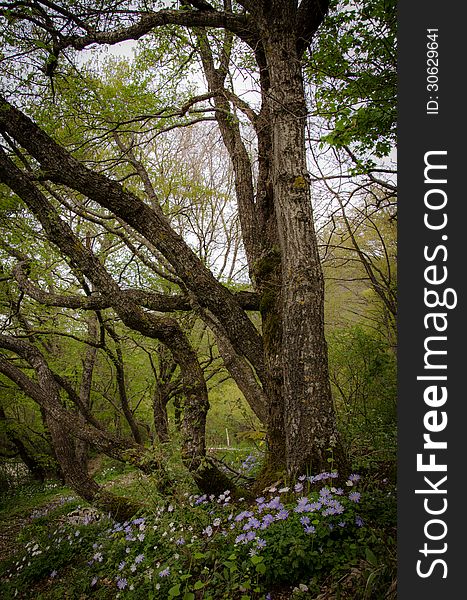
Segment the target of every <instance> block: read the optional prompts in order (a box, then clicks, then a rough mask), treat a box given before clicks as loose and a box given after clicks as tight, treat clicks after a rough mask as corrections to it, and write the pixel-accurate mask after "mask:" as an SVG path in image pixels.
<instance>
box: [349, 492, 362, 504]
mask: <svg viewBox="0 0 467 600" xmlns="http://www.w3.org/2000/svg"><path fill="white" fill-rule="evenodd" d="M360 497H361V494H360V492H350V494H349V500H351V501H352V502H360Z"/></svg>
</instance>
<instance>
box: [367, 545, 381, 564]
mask: <svg viewBox="0 0 467 600" xmlns="http://www.w3.org/2000/svg"><path fill="white" fill-rule="evenodd" d="M365 558H366V560H367V562H369V563H370V565H372V566H373V567H377V566H378V559H377V558H376V556H375V555H374V553H373V552H372V550H370V548H365Z"/></svg>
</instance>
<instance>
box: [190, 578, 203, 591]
mask: <svg viewBox="0 0 467 600" xmlns="http://www.w3.org/2000/svg"><path fill="white" fill-rule="evenodd" d="M204 585H205V584H204V582H203V581H200V580H199V579H198V581H197V582H196V583H195V585H194V586H193V588H194V589H195V590H200V589H201V588H202V587H204Z"/></svg>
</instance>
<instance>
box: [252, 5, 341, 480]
mask: <svg viewBox="0 0 467 600" xmlns="http://www.w3.org/2000/svg"><path fill="white" fill-rule="evenodd" d="M294 4H295V3H294V2H287V1H286V2H282V1H279V0H276V1H273V2H271V3H268V9H265V10H264V12H263V15H262V22H261V32H262V40H263V47H264V54H265V58H266V62H267V67H268V76H269V84H270V85H269V89H268V94H267V97H268V105H269V106H268V108H269V114H270V118H271V135H272V139H271V142H272V186H273V190H274V208H275V214H276V219H277V228H278V241H279V247H280V254H281V258H282V282H281V283H282V285H281V293H282V314H283V335H282V352H283V374H284V423H285V432H286V458H287V470H288V473H289V475H290V476H296V475H298V474H300V473H304V472H305V471H306V470H308V469H311V470H312V471H313V472H316V471H320V470H325V469H327V468H329V462H328V458H330V457H333V458H334V460H335V464H336V465H337V466H339V463H340V461H341V459H343V456H342V455H341V452H340V444H339V439H338V432H337V427H336V421H335V413H334V407H333V401H332V397H331V389H330V383H329V374H328V363H327V346H326V341H325V337H324V280H323V274H322V270H321V265H320V259H319V255H318V247H317V239H316V233H315V231H314V223H313V213H312V206H311V198H310V186H309V178H308V172H307V166H306V151H305V122H306V115H307V107H306V103H305V94H304V88H303V78H302V71H301V60H300V56H299V54H298V46H299V44H298V41H297V36H296V30H295V27H296V22H295V19H294V18H293V17H294Z"/></svg>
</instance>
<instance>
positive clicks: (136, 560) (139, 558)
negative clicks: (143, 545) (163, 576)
mask: <svg viewBox="0 0 467 600" xmlns="http://www.w3.org/2000/svg"><path fill="white" fill-rule="evenodd" d="M143 560H144V554H138V556H137V557H136V558H135V564H137V565H139V563H141V562H143Z"/></svg>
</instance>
